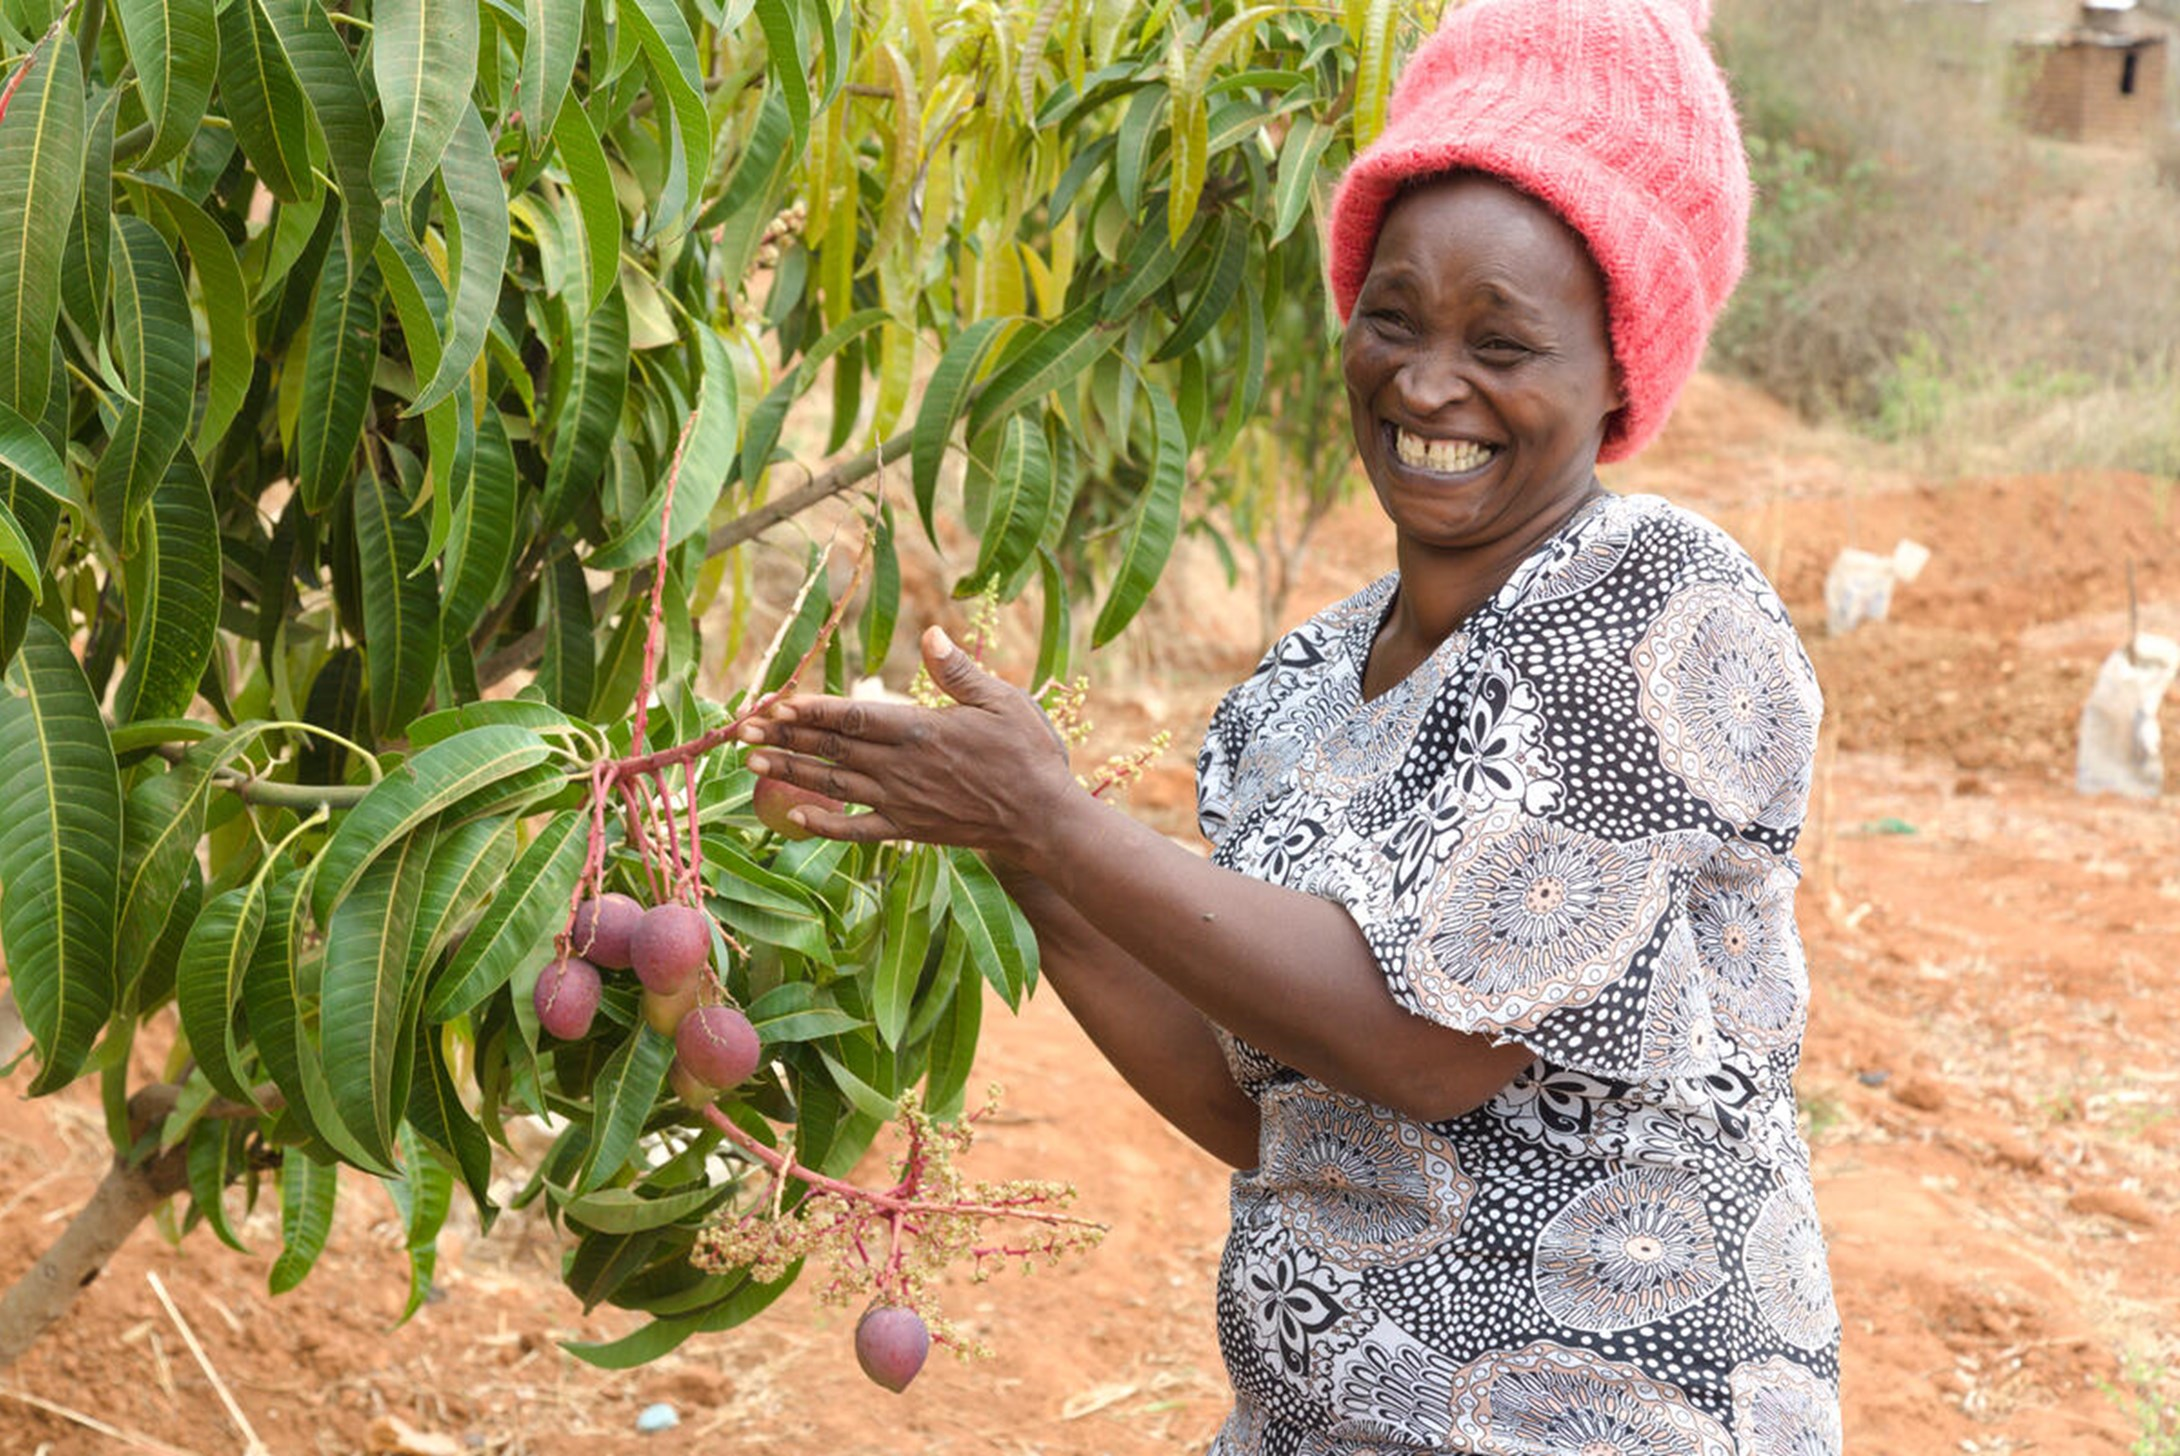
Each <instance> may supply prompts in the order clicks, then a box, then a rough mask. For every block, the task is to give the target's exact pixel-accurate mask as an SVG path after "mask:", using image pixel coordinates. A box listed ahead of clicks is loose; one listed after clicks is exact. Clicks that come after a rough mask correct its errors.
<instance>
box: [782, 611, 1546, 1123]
mask: <svg viewBox="0 0 2180 1456" xmlns="http://www.w3.org/2000/svg"><path fill="white" fill-rule="evenodd" d="M924 654H925V665H926V666H927V667H928V668H929V669H930V671H931V673H932V676H933V678H934V680H936V681H937V682H938V684H939V685H940V686H941V687H942V688H944V689H945V690H946V691H947V692H948V693H949V694H950V695H951V696H953V697H954V698H955V699H956V700H957V702H958V703H959V704H960V706H959V707H956V708H952V709H948V710H945V711H942V712H933V711H931V710H928V709H922V708H914V707H909V706H906V705H901V704H883V703H862V702H846V701H842V700H840V699H833V698H797V699H794V700H791V701H789V702H787V703H784V704H781V705H779V706H778V707H777V708H776V709H775V710H774V713H773V715H772V716H771V717H770V718H768V719H761V720H759V721H757V722H754V723H752V724H750V725H749V727H748V729H747V730H746V731H745V737H746V738H747V739H748V740H749V741H751V742H756V743H763V744H767V745H771V746H774V747H776V748H778V749H781V750H785V751H784V752H770V753H761V754H753V755H752V756H751V767H752V768H754V769H756V770H757V771H758V772H759V773H763V774H766V775H768V776H770V777H775V778H782V779H786V780H788V781H790V782H793V783H798V784H802V785H804V786H806V787H809V788H814V789H818V790H820V791H822V792H824V793H828V794H831V795H832V796H834V797H835V798H840V799H846V800H848V801H850V802H852V803H858V804H867V805H869V806H870V807H871V811H872V812H870V813H868V814H857V815H845V814H826V813H823V812H820V811H814V810H807V809H798V810H797V811H795V812H796V815H797V816H798V817H800V818H802V819H803V820H804V822H805V823H806V824H807V826H808V827H809V828H811V829H813V830H815V831H816V832H818V833H820V834H824V835H827V836H830V837H833V838H840V839H857V840H875V839H893V838H909V839H919V840H926V841H930V842H935V843H943V844H965V845H970V846H972V847H975V848H978V849H983V850H987V851H990V852H992V853H994V854H996V855H998V856H999V857H1001V858H1003V859H1006V860H1008V861H1011V862H1012V863H1014V864H1017V865H1020V866H1022V867H1023V868H1024V869H1026V870H1028V871H1029V872H1030V873H1032V874H1034V875H1036V876H1037V877H1038V878H1039V879H1040V880H1042V881H1043V882H1044V883H1045V884H1046V885H1048V886H1050V887H1051V889H1052V891H1053V892H1054V893H1055V894H1056V895H1057V896H1058V897H1059V898H1060V899H1061V900H1063V901H1065V902H1066V904H1067V905H1068V906H1069V907H1071V908H1072V909H1073V911H1074V912H1076V914H1077V915H1079V916H1080V917H1081V919H1082V920H1083V921H1085V922H1087V924H1088V925H1089V926H1093V927H1095V929H1096V931H1097V933H1099V934H1101V935H1102V936H1103V937H1105V938H1106V939H1108V940H1109V941H1110V942H1111V943H1112V944H1113V945H1114V946H1116V947H1117V948H1118V949H1119V950H1121V951H1123V952H1126V954H1127V956H1129V957H1132V958H1133V959H1134V960H1135V961H1136V962H1139V963H1140V964H1141V965H1142V966H1143V967H1144V968H1146V969H1147V970H1149V971H1150V972H1151V973H1152V974H1153V975H1155V976H1156V977H1157V979H1158V980H1159V981H1162V982H1163V983H1164V984H1165V985H1166V986H1168V987H1170V988H1171V989H1172V990H1173V991H1174V992H1175V993H1177V994H1178V996H1179V997H1180V998H1182V999H1183V1000H1185V1001H1186V1002H1187V1003H1188V1004H1189V1005H1191V1006H1193V1007H1195V1008H1196V1009H1197V1010H1198V1011H1200V1012H1201V1013H1202V1014H1203V1015H1205V1016H1208V1017H1210V1018H1211V1019H1212V1020H1213V1021H1216V1022H1217V1023H1218V1024H1219V1025H1221V1026H1224V1027H1225V1028H1226V1029H1227V1030H1229V1031H1231V1032H1233V1033H1234V1034H1235V1035H1237V1036H1240V1037H1242V1038H1243V1039H1245V1040H1247V1041H1249V1042H1250V1043H1252V1044H1254V1045H1255V1046H1257V1047H1258V1048H1260V1049H1261V1050H1263V1051H1264V1052H1266V1053H1268V1054H1269V1055H1271V1056H1273V1057H1276V1058H1278V1059H1279V1060H1280V1061H1282V1062H1284V1063H1286V1064H1287V1065H1288V1066H1291V1067H1293V1068H1295V1069H1296V1070H1297V1071H1300V1072H1303V1073H1305V1074H1306V1075H1308V1076H1311V1077H1314V1078H1316V1079H1317V1080H1318V1081H1320V1082H1323V1083H1324V1084H1326V1085H1327V1086H1330V1087H1335V1088H1338V1089H1340V1090H1342V1091H1346V1092H1349V1093H1352V1094H1354V1095H1356V1096H1359V1097H1362V1098H1365V1099H1367V1100H1368V1101H1371V1102H1374V1103H1377V1104H1379V1105H1381V1106H1384V1107H1389V1108H1392V1109H1394V1110H1395V1111H1398V1112H1401V1113H1403V1114H1406V1115H1407V1116H1410V1117H1414V1118H1417V1119H1419V1120H1423V1121H1432V1122H1435V1121H1440V1120H1443V1119H1446V1118H1450V1117H1456V1116H1459V1115H1460V1114H1462V1113H1464V1112H1467V1111H1469V1110H1471V1109H1472V1108H1475V1107H1478V1106H1480V1105H1482V1104H1483V1103H1484V1102H1485V1101H1487V1100H1488V1099H1489V1098H1490V1097H1491V1096H1492V1095H1493V1094H1494V1093H1496V1092H1497V1091H1498V1090H1499V1089H1500V1088H1501V1087H1504V1086H1505V1085H1506V1084H1507V1083H1508V1082H1510V1081H1511V1080H1513V1078H1514V1077H1515V1076H1516V1075H1517V1074H1518V1073H1519V1072H1520V1071H1521V1070H1522V1068H1524V1067H1525V1066H1527V1065H1528V1064H1529V1063H1530V1062H1531V1061H1533V1060H1534V1056H1533V1054H1531V1053H1530V1052H1528V1051H1527V1050H1525V1049H1524V1048H1522V1047H1519V1046H1494V1045H1492V1043H1491V1040H1490V1039H1489V1038H1488V1037H1484V1036H1476V1035H1471V1034H1468V1033H1465V1032H1458V1031H1453V1030H1450V1029H1448V1028H1446V1027H1442V1026H1439V1025H1437V1024H1435V1023H1433V1022H1430V1021H1426V1020H1424V1019H1423V1018H1421V1017H1419V1016H1415V1015H1413V1014H1411V1013H1410V1012H1408V1011H1407V1010H1405V1009H1404V1008H1402V1007H1401V1006H1400V1005H1399V1004H1398V1003H1397V1002H1395V1001H1394V1000H1393V998H1392V993H1391V992H1390V991H1389V990H1388V989H1387V987H1386V984H1385V977H1384V974H1383V972H1382V971H1381V970H1380V969H1379V967H1378V964H1377V961H1376V958H1375V956H1374V955H1373V954H1372V952H1371V950H1370V947H1369V945H1368V943H1367V942H1366V941H1365V940H1364V939H1363V935H1362V931H1361V930H1360V928H1358V927H1357V926H1356V924H1355V922H1354V920H1353V919H1352V918H1351V917H1350V916H1349V915H1348V913H1347V911H1346V910H1345V909H1344V908H1342V907H1341V906H1339V905H1336V904H1333V903H1332V902H1330V901H1328V900H1323V899H1319V898H1317V897H1316V896H1313V895H1308V894H1304V893H1302V892H1300V891H1297V890H1289V889H1285V888H1283V887H1280V886H1277V885H1272V884H1268V883H1266V882H1264V881H1261V880H1256V879H1252V878H1250V877H1248V876H1246V875H1241V874H1237V873H1235V872H1233V871H1230V870H1225V869H1221V868H1219V867H1218V866H1215V865H1213V864H1211V863H1209V862H1207V861H1205V860H1201V859H1199V858H1197V857H1196V856H1195V855H1193V854H1190V853H1189V852H1188V851H1187V850H1185V849H1183V848H1181V847H1180V846H1179V845H1176V844H1173V843H1171V842H1170V841H1168V840H1167V839H1166V838H1165V837H1164V836H1163V835H1160V834H1158V833H1157V832H1156V831H1154V830H1151V829H1149V828H1147V827H1146V826H1144V825H1141V824H1138V823H1136V822H1135V821H1133V820H1131V819H1129V818H1128V817H1127V816H1126V815H1124V814H1119V813H1116V812H1114V811H1113V810H1112V809H1111V808H1110V807H1108V806H1106V805H1103V804H1100V803H1099V802H1097V801H1096V800H1094V799H1092V798H1091V797H1090V796H1089V795H1088V794H1086V793H1084V792H1083V791H1082V789H1081V787H1080V786H1079V785H1078V784H1076V782H1075V780H1074V776H1073V774H1072V773H1071V772H1070V771H1069V769H1068V766H1067V760H1066V755H1065V750H1064V748H1063V747H1061V745H1060V744H1059V743H1058V741H1057V740H1056V739H1055V738H1054V736H1053V735H1052V732H1051V729H1050V727H1049V725H1047V724H1046V723H1045V722H1044V719H1043V717H1042V715H1041V714H1039V713H1038V711H1037V708H1036V705H1035V704H1034V703H1032V702H1031V701H1030V700H1029V698H1028V697H1027V696H1026V695H1025V694H1023V693H1022V692H1020V691H1019V690H1017V689H1015V688H1013V687H1010V686H1008V685H1007V684H1005V683H1003V682H1001V681H1000V680H999V679H997V678H994V677H992V676H990V675H989V674H987V673H985V672H984V671H983V670H982V669H981V668H979V667H978V666H977V665H976V664H975V662H974V661H973V660H971V659H970V657H969V656H968V654H966V653H964V652H962V651H960V650H959V649H958V648H956V647H955V646H954V645H953V644H952V643H951V642H949V641H947V639H946V637H945V634H944V633H941V632H938V631H936V629H934V630H933V631H932V632H930V633H927V634H926V635H925V642H924Z"/></svg>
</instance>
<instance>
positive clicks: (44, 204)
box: [0, 26, 84, 420]
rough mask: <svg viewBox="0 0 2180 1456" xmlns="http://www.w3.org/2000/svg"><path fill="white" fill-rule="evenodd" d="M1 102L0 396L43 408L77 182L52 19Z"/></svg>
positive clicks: (73, 127) (70, 49)
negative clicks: (68, 220) (5, 101)
mask: <svg viewBox="0 0 2180 1456" xmlns="http://www.w3.org/2000/svg"><path fill="white" fill-rule="evenodd" d="M6 84H7V85H8V86H9V87H11V88H12V89H13V91H14V93H15V94H14V95H12V96H10V97H9V98H8V104H7V109H6V111H5V112H0V405H6V406H7V407H8V408H10V409H12V410H14V411H15V412H16V413H17V414H18V415H21V416H22V417H23V418H24V419H26V420H36V419H39V418H41V417H42V416H43V415H44V414H45V401H46V395H47V394H48V393H49V392H50V389H51V384H52V380H53V373H54V371H53V331H54V329H55V327H56V326H57V325H58V324H59V322H60V312H61V254H62V251H63V248H64V247H65V245H66V242H67V229H66V228H65V227H63V226H61V221H62V220H63V219H65V218H67V217H69V216H70V215H72V214H73V213H74V211H75V206H76V194H77V192H78V191H79V190H80V189H81V187H82V186H83V148H84V117H83V71H82V66H81V62H80V61H79V60H78V58H77V55H76V41H75V37H74V36H73V35H71V34H70V33H69V31H68V28H67V27H65V26H56V27H54V28H53V30H52V31H51V32H50V33H49V34H47V35H46V37H45V38H44V39H43V40H41V41H39V42H38V44H37V45H36V46H35V47H33V48H32V49H31V52H30V54H29V55H27V56H25V57H24V58H23V59H22V60H21V61H19V62H17V64H16V67H15V69H14V70H12V71H11V72H10V73H9V75H8V79H7V83H6Z"/></svg>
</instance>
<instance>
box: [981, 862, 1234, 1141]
mask: <svg viewBox="0 0 2180 1456" xmlns="http://www.w3.org/2000/svg"><path fill="white" fill-rule="evenodd" d="M995 868H999V873H1000V879H1001V881H1002V882H1003V883H1004V884H1005V885H1006V887H1007V891H1008V893H1009V894H1011V895H1013V897H1014V901H1015V903H1016V904H1017V905H1019V906H1021V907H1022V913H1023V914H1024V915H1025V916H1027V917H1028V918H1029V923H1030V928H1031V929H1033V930H1035V931H1036V932H1037V950H1038V957H1039V960H1040V961H1041V962H1042V964H1043V968H1044V978H1045V980H1046V981H1047V982H1048V983H1049V984H1050V985H1051V986H1052V989H1053V990H1055V991H1057V992H1059V994H1060V1000H1061V1001H1062V1002H1064V1003H1065V1004H1066V1006H1067V1009H1068V1011H1069V1013H1070V1014H1072V1015H1073V1016H1074V1018H1075V1020H1076V1022H1077V1023H1078V1024H1079V1025H1080V1026H1081V1027H1082V1029H1083V1031H1084V1032H1085V1033H1087V1034H1088V1036H1089V1038H1090V1040H1091V1041H1092V1042H1094V1043H1096V1044H1097V1048H1098V1050H1099V1051H1100V1052H1102V1053H1104V1055H1105V1059H1106V1060H1107V1061H1108V1062H1111V1063H1112V1064H1113V1069H1114V1070H1115V1071H1117V1072H1119V1073H1120V1075H1121V1077H1122V1078H1123V1079H1125V1080H1126V1082H1127V1083H1128V1085H1129V1086H1130V1087H1133V1088H1134V1089H1135V1090H1136V1093H1137V1095H1139V1096H1140V1097H1142V1099H1143V1100H1144V1101H1145V1102H1148V1103H1149V1104H1150V1105H1151V1106H1152V1107H1153V1108H1154V1109H1156V1110H1157V1112H1158V1114H1159V1115H1160V1116H1161V1117H1163V1118H1165V1119H1166V1121H1168V1122H1170V1123H1172V1124H1173V1125H1174V1126H1175V1127H1177V1128H1179V1129H1180V1130H1181V1132H1182V1133H1183V1134H1185V1135H1186V1136H1187V1137H1188V1139H1189V1140H1190V1141H1191V1142H1193V1143H1195V1144H1196V1145H1197V1146H1199V1147H1201V1148H1203V1149H1204V1150H1205V1151H1206V1152H1208V1153H1210V1154H1211V1155H1212V1156H1213V1157H1215V1158H1218V1159H1220V1160H1221V1161H1223V1162H1226V1163H1229V1164H1232V1165H1233V1166H1234V1167H1236V1168H1253V1167H1255V1166H1256V1164H1257V1105H1256V1103H1255V1102H1254V1101H1253V1100H1251V1098H1250V1097H1249V1096H1248V1094H1247V1093H1245V1092H1243V1091H1242V1090H1241V1088H1240V1087H1238V1086H1236V1085H1235V1083H1234V1079H1233V1077H1232V1076H1231V1075H1230V1074H1229V1073H1228V1071H1227V1068H1226V1057H1225V1054H1224V1053H1223V1052H1221V1051H1220V1049H1219V1043H1218V1039H1217V1038H1216V1037H1215V1036H1213V1035H1212V1031H1211V1026H1210V1023H1208V1022H1206V1021H1205V1020H1204V1018H1203V1014H1202V1013H1201V1012H1199V1011H1197V1010H1196V1008H1195V1007H1193V1006H1191V1005H1189V1004H1188V1002H1187V1001H1185V1000H1183V999H1182V998H1181V996H1180V995H1179V994H1178V993H1177V992H1175V991H1174V990H1173V988H1172V987H1170V986H1168V985H1166V983H1165V982H1163V981H1161V980H1159V979H1158V977H1156V976H1154V975H1152V974H1151V973H1150V972H1149V971H1148V970H1145V969H1144V967H1143V965H1142V963H1141V962H1139V961H1137V960H1136V959H1135V958H1134V957H1133V956H1131V955H1129V954H1128V953H1127V952H1126V951H1124V950H1122V949H1121V948H1120V947H1119V946H1117V945H1114V944H1113V942H1112V941H1111V940H1109V939H1107V938H1106V937H1105V936H1103V935H1100V934H1099V933H1098V931H1097V929H1096V928H1095V927H1094V926H1092V925H1091V924H1090V922H1088V921H1087V920H1084V919H1083V918H1082V916H1081V915H1080V914H1078V913H1076V911H1075V909H1074V907H1073V906H1071V905H1069V904H1068V903H1067V902H1066V901H1065V900H1063V899H1061V898H1060V897H1059V896H1058V895H1057V894H1055V893H1054V892H1053V890H1052V888H1051V887H1050V886H1049V885H1047V884H1045V883H1044V882H1043V881H1042V880H1039V879H1037V878H1036V877H1034V876H1032V875H1029V874H1026V873H1023V872H1022V871H1020V870H1012V869H1008V868H1000V867H998V866H995Z"/></svg>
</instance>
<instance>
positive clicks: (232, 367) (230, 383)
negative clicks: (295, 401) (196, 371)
mask: <svg viewBox="0 0 2180 1456" xmlns="http://www.w3.org/2000/svg"><path fill="white" fill-rule="evenodd" d="M131 185H132V187H134V188H136V189H137V190H139V191H140V193H141V195H142V196H143V198H144V199H145V201H146V202H148V203H149V205H150V208H151V210H152V211H154V212H156V213H157V214H158V215H159V216H161V217H164V218H165V219H166V220H167V222H168V224H169V225H170V226H172V227H173V228H174V230H175V231H176V232H177V233H179V234H181V238H182V243H183V245H184V246H185V247H187V248H188V249H189V262H190V266H191V267H192V268H193V269H194V270H195V271H196V274H197V291H198V293H199V294H200V295H201V296H202V299H203V302H204V318H205V329H206V333H207V335H208V337H209V340H210V344H211V348H210V355H211V368H210V370H209V371H208V375H207V380H206V386H205V396H204V414H203V415H202V416H201V417H200V418H199V420H198V421H197V435H196V445H197V449H198V451H199V452H200V453H202V452H205V451H209V450H210V449H211V448H212V447H213V446H215V445H217V444H218V443H219V441H220V437H221V436H222V435H224V434H226V433H227V427H228V425H229V424H231V423H233V421H234V418H235V415H236V413H237V412H238V411H239V410H240V409H241V408H242V402H243V399H244V398H245V397H246V396H247V395H248V394H249V392H250V376H251V373H252V371H253V370H254V369H255V367H256V362H257V360H256V354H257V346H256V343H255V341H254V338H253V328H252V320H251V314H250V288H249V284H248V283H246V282H245V281H244V280H243V276H242V263H241V261H240V260H239V259H238V258H236V256H235V249H234V245H233V244H231V243H230V242H228V240H227V235H226V234H225V233H223V232H221V231H220V229H219V225H218V224H217V223H215V222H213V221H212V219H211V217H210V216H209V215H208V214H206V212H205V211H204V209H203V208H201V207H199V206H197V204H196V203H194V202H191V201H190V200H189V199H188V198H187V197H185V196H183V195H182V194H181V193H179V192H177V191H175V190H174V189H173V188H171V187H167V186H165V185H163V184H161V183H159V182H156V181H150V180H141V181H138V180H133V179H132V184H131Z"/></svg>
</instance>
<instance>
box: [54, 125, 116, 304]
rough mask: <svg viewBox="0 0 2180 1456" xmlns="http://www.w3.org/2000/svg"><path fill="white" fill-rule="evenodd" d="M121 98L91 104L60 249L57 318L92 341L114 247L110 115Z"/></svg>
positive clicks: (112, 133) (103, 298)
mask: <svg viewBox="0 0 2180 1456" xmlns="http://www.w3.org/2000/svg"><path fill="white" fill-rule="evenodd" d="M94 95H95V93H94ZM121 97H122V93H121V92H120V91H108V92H106V93H105V100H103V101H97V102H96V103H95V110H96V114H95V115H93V116H92V118H91V124H90V135H89V136H88V137H87V138H86V141H85V146H84V158H83V185H82V186H81V187H80V188H78V189H77V190H76V206H75V210H74V211H73V212H72V213H71V214H70V215H69V219H68V241H67V242H66V243H64V244H62V246H61V313H62V316H63V317H65V318H66V319H67V320H68V321H69V322H70V323H72V324H74V325H75V326H76V331H77V332H78V333H79V334H81V335H83V336H84V337H85V338H96V337H98V336H99V335H100V334H102V333H104V332H105V328H106V324H105V317H106V281H107V278H108V276H109V273H110V268H109V266H108V255H109V253H110V251H111V247H112V243H113V223H112V221H111V219H112V216H113V210H114V113H115V112H117V111H118V110H120V107H121ZM85 104H86V105H87V106H88V105H93V102H92V101H88V100H87V101H86V103H85Z"/></svg>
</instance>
